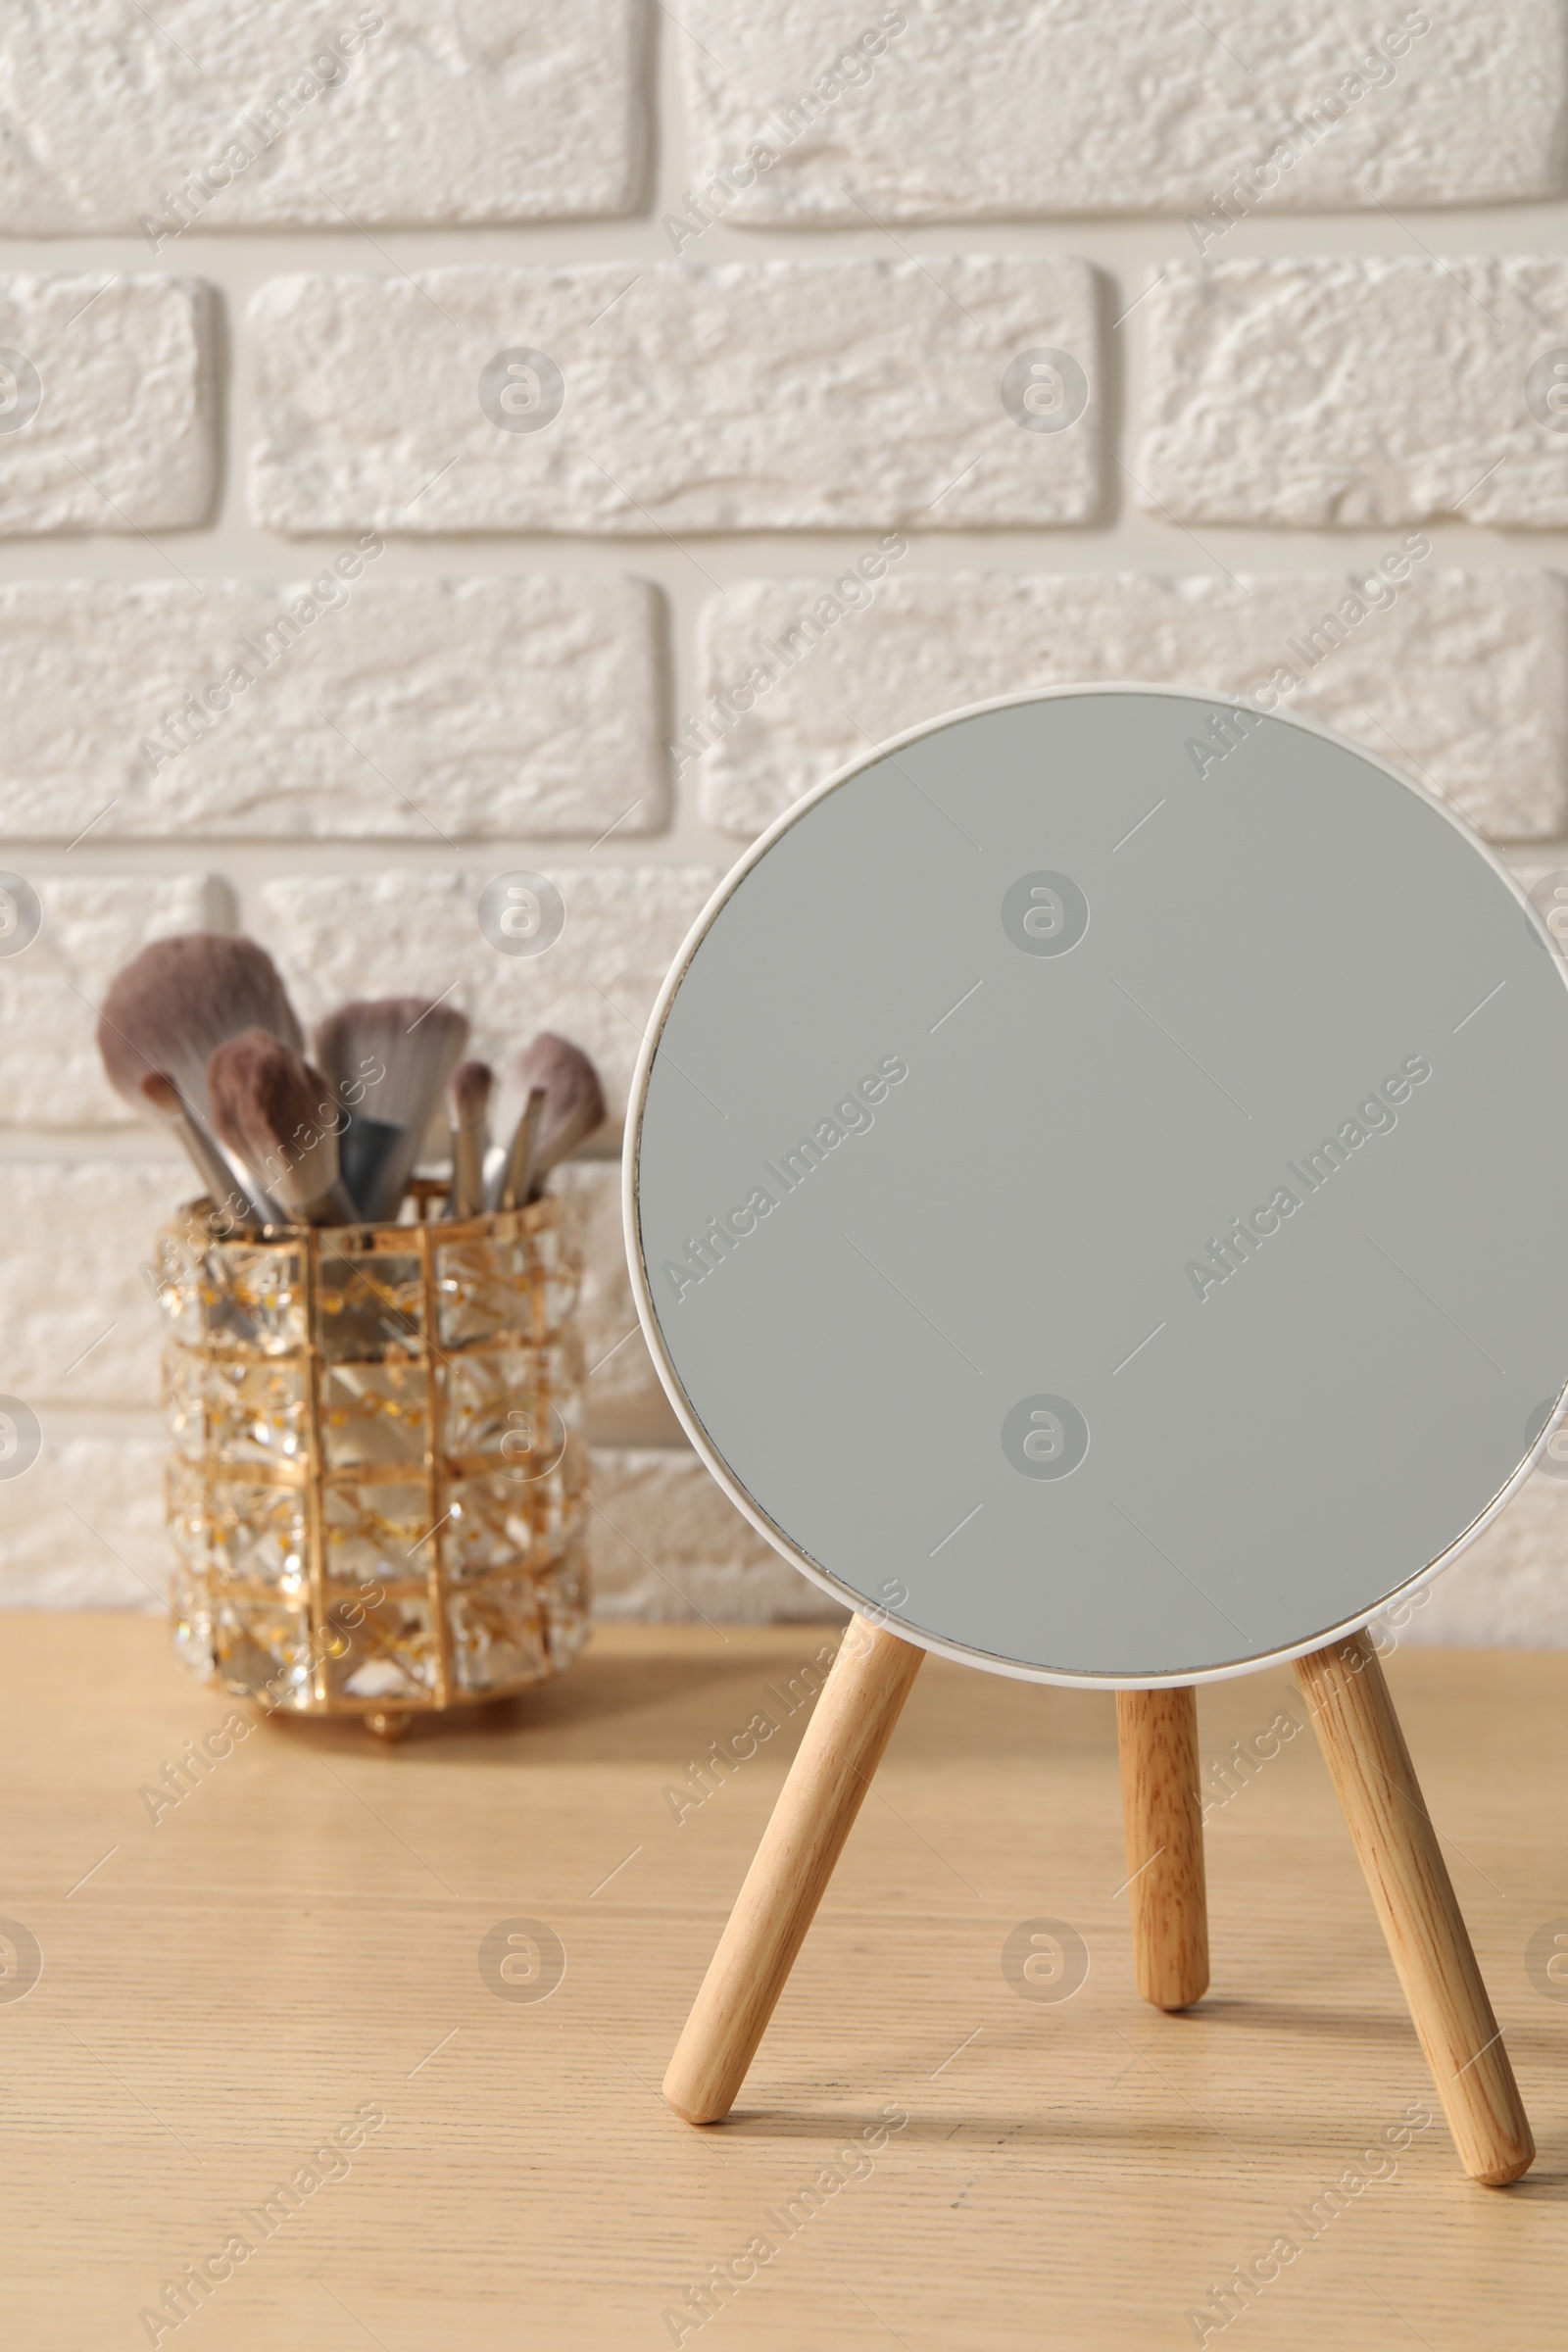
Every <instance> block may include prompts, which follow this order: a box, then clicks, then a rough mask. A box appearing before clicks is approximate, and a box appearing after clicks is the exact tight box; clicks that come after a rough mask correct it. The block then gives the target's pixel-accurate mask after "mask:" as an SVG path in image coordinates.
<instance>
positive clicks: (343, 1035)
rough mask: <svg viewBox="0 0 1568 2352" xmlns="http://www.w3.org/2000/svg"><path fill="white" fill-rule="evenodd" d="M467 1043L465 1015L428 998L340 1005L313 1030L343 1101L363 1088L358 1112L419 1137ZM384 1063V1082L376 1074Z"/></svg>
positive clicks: (322, 1059)
mask: <svg viewBox="0 0 1568 2352" xmlns="http://www.w3.org/2000/svg"><path fill="white" fill-rule="evenodd" d="M467 1042H468V1016H467V1014H466V1013H465V1012H459V1011H458V1009H457V1007H456V1005H442V1004H439V1003H432V1002H431V1000H430V999H429V998H428V997H377V998H370V999H367V1000H366V1001H365V1002H363V1003H361V1004H356V1005H339V1007H338V1009H337V1011H336V1012H329V1013H328V1014H327V1016H326V1018H325V1020H324V1021H322V1023H321V1024H320V1027H319V1029H318V1030H317V1032H316V1058H317V1060H318V1062H319V1064H320V1066H321V1070H322V1072H323V1074H324V1075H325V1077H326V1079H327V1082H328V1084H329V1085H330V1086H331V1087H332V1089H333V1091H334V1093H336V1094H337V1095H338V1097H339V1099H340V1100H342V1101H345V1102H347V1101H349V1100H350V1098H349V1096H348V1095H347V1094H346V1093H345V1091H344V1090H345V1089H348V1088H358V1089H363V1093H362V1094H361V1096H360V1100H359V1102H358V1103H357V1105H354V1106H357V1107H358V1108H360V1109H363V1110H364V1112H365V1113H366V1116H367V1117H368V1118H376V1119H385V1120H388V1121H389V1122H390V1123H391V1124H392V1125H393V1126H395V1127H417V1129H418V1132H419V1135H420V1137H421V1139H422V1137H423V1135H424V1131H425V1128H426V1127H427V1126H428V1125H429V1123H430V1120H431V1118H432V1117H433V1115H434V1113H435V1111H436V1109H437V1107H438V1106H439V1104H440V1102H441V1098H442V1096H443V1094H444V1093H445V1092H446V1085H447V1080H448V1079H449V1078H450V1077H451V1075H452V1072H453V1070H454V1068H455V1067H456V1066H457V1064H458V1062H459V1061H460V1060H461V1059H462V1056H463V1049H464V1047H465V1046H466V1044H467ZM378 1065H379V1068H380V1070H381V1072H382V1073H383V1074H382V1075H381V1076H379V1077H378V1076H376V1075H375V1072H376V1068H377V1066H378Z"/></svg>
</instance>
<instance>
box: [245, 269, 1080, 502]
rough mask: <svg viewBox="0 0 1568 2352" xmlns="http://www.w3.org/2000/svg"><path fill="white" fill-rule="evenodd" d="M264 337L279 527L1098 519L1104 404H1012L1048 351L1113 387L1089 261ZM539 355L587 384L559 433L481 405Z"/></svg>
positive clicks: (739, 277)
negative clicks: (1049, 428)
mask: <svg viewBox="0 0 1568 2352" xmlns="http://www.w3.org/2000/svg"><path fill="white" fill-rule="evenodd" d="M441 321H444V331H441V332H439V333H437V332H436V331H435V329H436V324H437V322H441ZM250 324H251V331H252V333H253V335H254V337H255V339H256V348H257V356H258V362H259V370H258V374H259V390H260V403H261V414H262V419H263V438H262V440H261V441H260V442H259V443H258V445H257V448H256V451H255V454H254V457H253V460H252V469H251V483H252V498H253V503H254V507H255V512H256V517H257V520H258V521H259V522H264V523H268V524H270V526H271V528H272V529H273V530H279V531H311V530H320V529H323V528H325V529H330V530H355V529H363V528H366V527H367V526H373V527H375V528H377V529H380V530H388V531H394V530H396V531H420V532H429V531H441V530H447V531H496V530H511V531H634V532H639V533H641V532H644V531H646V530H647V529H648V527H649V523H650V520H652V521H653V522H654V524H655V526H656V527H657V528H659V529H660V530H663V531H672V532H680V531H746V530H769V529H772V530H780V529H784V530H789V529H795V530H860V529H881V528H884V527H886V526H888V525H890V524H896V523H914V522H916V521H919V522H922V523H927V524H932V523H938V524H940V526H941V527H942V528H943V529H951V530H956V529H958V528H960V527H962V526H963V525H964V524H969V523H1002V522H1012V523H1018V522H1034V523H1043V522H1083V521H1085V520H1087V518H1088V517H1089V515H1091V514H1092V513H1093V512H1094V510H1095V508H1096V506H1097V504H1098V478H1099V465H1098V450H1097V427H1098V422H1099V401H1098V396H1097V393H1096V391H1094V390H1092V392H1091V397H1090V401H1089V404H1088V407H1087V409H1086V410H1085V411H1084V412H1083V414H1082V415H1081V416H1080V417H1079V418H1078V420H1077V422H1076V423H1075V424H1073V425H1072V426H1070V427H1069V428H1068V429H1067V430H1065V431H1062V432H1056V433H1044V434H1042V433H1032V432H1029V433H1026V432H1020V431H1019V430H1018V429H1017V427H1016V426H1015V425H1014V424H1013V422H1012V420H1011V418H1010V417H1008V416H1007V414H1006V412H1005V410H1004V408H1003V406H1002V403H1001V401H1000V399H999V398H998V395H997V385H998V381H999V379H1000V377H1001V375H1002V371H1003V369H1004V368H1005V366H1006V364H1007V362H1008V360H1009V359H1010V358H1011V357H1012V355H1013V354H1014V353H1015V352H1020V351H1025V350H1030V349H1035V348H1042V349H1054V350H1062V351H1065V352H1067V353H1068V354H1070V355H1071V357H1072V358H1074V359H1075V360H1076V361H1077V362H1078V364H1079V366H1080V367H1081V368H1083V370H1084V372H1085V374H1086V375H1087V376H1088V378H1089V380H1090V384H1091V387H1098V381H1099V374H1100V368H1099V359H1098V354H1097V352H1096V348H1095V327H1094V315H1093V283H1092V278H1091V274H1090V272H1089V270H1086V269H1085V268H1084V266H1083V265H1082V263H1079V262H1074V261H1070V260H1060V259H1045V258H1040V259H1034V260H1023V259H1020V258H1014V257H1011V256H1004V255H994V256H989V257H986V258H983V259H982V258H980V257H974V258H971V259H965V260H941V261H938V262H937V263H936V264H935V265H934V266H933V265H931V264H929V263H924V262H916V261H901V260H899V259H898V258H897V257H895V258H894V259H892V260H890V261H881V260H878V261H870V262H865V261H856V262H838V261H835V262H817V261H814V260H812V261H808V262H795V261H789V262H784V261H775V262H760V263H746V262H738V263H737V262H727V263H721V264H719V265H718V266H717V267H710V266H709V265H707V264H699V263H695V262H694V263H691V264H689V265H687V266H686V267H679V266H677V265H676V264H674V263H672V262H671V263H662V264H653V265H648V266H646V267H644V268H643V269H641V270H633V269H632V268H630V267H618V266H615V265H611V264H596V265H594V266H592V267H588V268H580V269H575V268H574V269H562V270H429V271H427V272H426V273H425V274H424V275H423V276H421V277H420V278H418V279H413V278H406V279H399V278H386V277H346V278H345V277H280V278H276V279H274V280H273V281H272V283H271V284H270V285H268V286H264V287H263V289H262V291H261V293H260V294H258V296H257V297H256V301H255V303H254V305H253V307H252V311H251V319H250ZM515 349H526V350H537V351H540V352H543V353H544V354H545V355H546V356H547V358H548V359H549V360H551V361H553V362H554V364H555V367H556V368H557V369H558V370H559V372H560V375H561V377H562V379H563V384H562V406H561V409H560V413H559V415H558V416H557V417H556V418H555V420H554V421H553V422H552V423H551V424H549V425H547V426H545V427H543V428H542V429H540V430H537V431H529V432H514V431H512V430H510V429H506V428H505V427H503V426H501V425H498V424H497V422H496V421H495V420H494V418H493V417H491V416H490V415H489V414H487V412H486V410H485V408H484V407H483V405H482V404H481V400H480V396H479V390H478V386H479V384H480V379H481V372H482V370H483V369H484V368H486V367H487V366H488V365H489V364H490V363H491V362H492V361H493V360H494V359H495V358H496V355H497V354H498V353H504V352H506V351H508V350H515ZM960 469H962V471H963V478H962V479H961V480H957V481H956V478H955V477H956V476H957V475H958V474H959V472H960Z"/></svg>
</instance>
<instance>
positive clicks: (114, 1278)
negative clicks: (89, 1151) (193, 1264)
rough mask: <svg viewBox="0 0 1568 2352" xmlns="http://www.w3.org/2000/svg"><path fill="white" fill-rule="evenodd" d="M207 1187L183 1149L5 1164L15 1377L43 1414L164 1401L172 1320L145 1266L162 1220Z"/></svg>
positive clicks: (5, 1289) (10, 1381) (0, 1270)
mask: <svg viewBox="0 0 1568 2352" xmlns="http://www.w3.org/2000/svg"><path fill="white" fill-rule="evenodd" d="M196 1189H197V1187H196V1182H195V1178H194V1176H193V1174H192V1172H191V1169H190V1166H189V1163H188V1162H187V1161H186V1159H185V1158H184V1156H183V1154H182V1153H177V1154H176V1155H174V1156H173V1157H172V1158H170V1159H169V1160H167V1161H162V1160H160V1161H155V1162H152V1163H148V1162H146V1161H141V1160H123V1159H121V1160H113V1159H84V1160H76V1161H70V1160H59V1159H53V1160H38V1161H25V1160H24V1161H9V1162H7V1163H4V1164H0V1297H3V1298H4V1299H5V1301H6V1338H5V1351H4V1359H3V1385H4V1387H5V1388H6V1389H7V1390H8V1392H9V1393H10V1394H11V1395H12V1396H16V1397H24V1398H25V1400H26V1402H27V1403H28V1404H30V1405H32V1406H33V1407H34V1408H35V1410H38V1411H40V1412H42V1411H44V1410H45V1409H46V1407H47V1406H48V1405H50V1404H55V1403H59V1404H68V1405H73V1406H75V1405H84V1404H115V1405H141V1406H144V1407H156V1406H157V1403H158V1353H159V1347H160V1344H161V1342H162V1338H163V1317H162V1316H161V1315H160V1313H159V1311H158V1308H157V1306H156V1304H155V1303H154V1300H153V1295H152V1292H151V1290H150V1289H149V1288H148V1285H147V1283H146V1282H145V1281H144V1280H143V1277H142V1272H141V1269H142V1267H143V1266H144V1265H145V1264H146V1263H147V1262H148V1261H149V1260H150V1258H151V1256H152V1253H153V1239H154V1236H155V1235H156V1233H157V1231H158V1228H159V1226H160V1225H162V1224H163V1223H164V1221H165V1220H166V1218H167V1217H168V1216H169V1215H170V1213H171V1211H172V1209H173V1208H174V1207H175V1206H176V1204H177V1203H178V1202H179V1201H184V1200H188V1199H190V1197H191V1196H192V1195H193V1194H194V1193H195V1191H196ZM67 1237H69V1239H68V1238H67Z"/></svg>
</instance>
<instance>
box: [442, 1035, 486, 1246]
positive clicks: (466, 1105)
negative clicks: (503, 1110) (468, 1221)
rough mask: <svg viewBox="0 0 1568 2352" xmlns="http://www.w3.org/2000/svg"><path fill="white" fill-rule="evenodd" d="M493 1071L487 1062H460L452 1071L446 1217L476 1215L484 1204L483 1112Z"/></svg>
mask: <svg viewBox="0 0 1568 2352" xmlns="http://www.w3.org/2000/svg"><path fill="white" fill-rule="evenodd" d="M494 1084H495V1072H494V1070H492V1069H491V1067H490V1064H489V1063H488V1062H487V1061H464V1062H460V1063H459V1065H458V1067H457V1068H456V1069H455V1070H454V1071H453V1073H452V1087H451V1094H452V1190H451V1192H450V1194H449V1195H448V1197H447V1215H448V1216H449V1217H476V1216H477V1215H478V1214H479V1211H480V1210H481V1209H482V1208H483V1206H484V1155H485V1147H486V1143H487V1141H488V1137H487V1131H486V1127H485V1112H486V1110H487V1109H488V1108H489V1104H490V1089H491V1087H492V1086H493V1085H494Z"/></svg>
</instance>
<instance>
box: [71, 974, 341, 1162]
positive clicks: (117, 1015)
mask: <svg viewBox="0 0 1568 2352" xmlns="http://www.w3.org/2000/svg"><path fill="white" fill-rule="evenodd" d="M245 1029H265V1030H266V1031H267V1032H268V1033H269V1035H270V1036H272V1037H275V1038H278V1039H280V1040H281V1042H282V1043H283V1044H284V1045H285V1046H289V1047H292V1049H293V1050H294V1052H295V1053H296V1054H303V1052H304V1051H305V1038H304V1035H303V1032H302V1031H301V1029H300V1025H299V1022H298V1020H297V1018H296V1017H295V1012H294V1007H293V1005H291V1004H290V1003H289V1001H288V991H287V990H286V989H285V988H284V986H283V983H282V981H281V980H280V979H279V978H278V976H277V970H276V967H275V966H274V964H273V962H272V959H271V957H270V956H269V955H268V953H267V951H266V949H265V948H259V947H258V946H257V944H256V942H255V940H254V939H232V938H229V937H228V936H227V935H226V934H224V933H221V932H215V931H189V932H186V933H185V934H184V935H183V937H181V938H179V939H158V940H154V942H153V943H152V945H151V947H147V948H143V950H142V952H141V954H140V955H139V956H136V957H135V958H134V959H133V960H132V961H131V962H129V963H127V964H126V965H125V968H124V970H123V971H122V972H118V973H117V974H116V975H115V978H114V979H113V980H112V981H111V982H110V985H109V993H108V995H107V996H106V997H105V999H104V1005H103V1011H102V1013H101V1015H100V1016H99V1021H98V1051H99V1053H100V1054H102V1055H103V1063H104V1068H105V1070H106V1071H107V1073H108V1076H109V1083H110V1085H111V1086H112V1087H113V1088H114V1089H115V1091H116V1093H117V1094H119V1095H121V1096H123V1099H124V1100H125V1101H126V1102H127V1103H131V1104H132V1105H133V1107H135V1108H137V1109H140V1108H142V1107H143V1099H142V1094H141V1082H142V1079H143V1078H144V1077H145V1076H146V1074H147V1072H148V1071H149V1070H162V1071H163V1072H164V1073H165V1075H166V1076H167V1077H168V1078H169V1079H170V1080H171V1081H172V1084H173V1086H174V1089H175V1091H176V1093H177V1094H178V1096H179V1099H180V1102H181V1103H183V1104H184V1106H185V1109H186V1112H187V1114H189V1115H190V1116H192V1117H194V1118H195V1119H196V1120H197V1121H198V1122H199V1123H200V1124H201V1125H202V1126H204V1127H208V1128H210V1127H211V1126H212V1111H211V1104H210V1103H209V1102H208V1100H207V1065H208V1063H209V1061H211V1059H212V1057H213V1054H214V1053H215V1051H216V1050H217V1048H218V1047H220V1046H221V1045H222V1044H224V1042H225V1041H226V1040H227V1039H229V1038H231V1037H238V1036H239V1034H240V1032H241V1031H242V1030H245Z"/></svg>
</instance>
